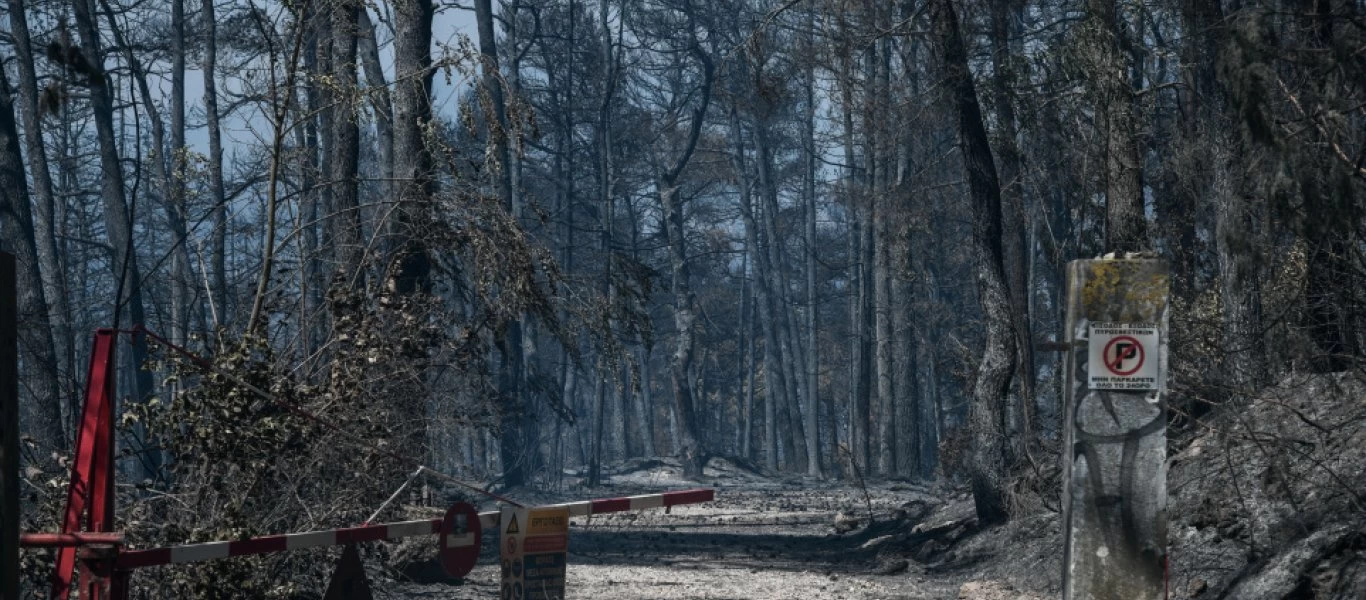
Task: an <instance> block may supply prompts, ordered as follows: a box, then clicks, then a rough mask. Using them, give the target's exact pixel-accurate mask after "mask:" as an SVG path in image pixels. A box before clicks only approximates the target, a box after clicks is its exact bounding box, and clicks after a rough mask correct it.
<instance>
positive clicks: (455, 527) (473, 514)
mask: <svg viewBox="0 0 1366 600" xmlns="http://www.w3.org/2000/svg"><path fill="white" fill-rule="evenodd" d="M482 540H483V532H482V528H481V527H480V525H479V511H477V510H475V509H474V507H473V506H470V504H469V503H466V502H457V503H456V504H455V506H452V507H451V508H450V510H447V511H446V517H445V518H444V519H441V538H440V541H439V543H440V544H441V547H440V548H439V549H438V550H437V560H438V562H440V563H441V569H442V570H444V571H445V572H446V574H447V575H450V576H451V577H464V576H466V575H469V574H470V571H472V570H474V563H475V561H477V560H479V544H480V542H481V541H482Z"/></svg>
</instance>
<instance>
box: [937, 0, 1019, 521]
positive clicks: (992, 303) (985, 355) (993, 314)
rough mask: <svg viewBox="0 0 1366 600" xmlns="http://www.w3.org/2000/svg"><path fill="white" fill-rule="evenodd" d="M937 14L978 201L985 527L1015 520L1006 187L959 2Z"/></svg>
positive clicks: (977, 459) (977, 495)
mask: <svg viewBox="0 0 1366 600" xmlns="http://www.w3.org/2000/svg"><path fill="white" fill-rule="evenodd" d="M932 12H933V18H934V31H935V34H936V38H937V42H938V45H939V51H940V54H941V58H942V61H943V69H944V71H945V85H946V87H947V90H948V94H949V98H950V101H951V103H952V114H955V115H956V116H957V117H958V141H959V149H960V150H961V152H962V156H963V164H964V168H965V170H966V172H967V180H968V191H969V194H970V198H971V202H972V251H973V258H974V261H973V262H974V263H975V269H974V270H975V274H976V280H977V292H978V294H979V296H980V298H981V303H982V313H983V318H984V320H985V326H986V348H985V349H984V350H983V352H982V358H981V360H980V361H979V363H978V370H977V377H976V381H975V382H974V384H973V390H972V396H973V399H972V404H971V406H970V408H969V411H968V427H969V431H970V433H971V436H972V445H973V447H972V449H971V450H970V451H969V456H968V471H969V472H968V479H969V482H970V484H971V487H972V496H973V503H974V505H975V506H976V510H977V517H978V520H979V521H980V522H981V523H982V524H993V523H1001V522H1004V521H1006V520H1008V519H1009V518H1010V505H1009V502H1008V501H1007V499H1006V481H1005V465H1004V464H1003V454H1002V433H1003V432H1002V431H1001V430H1000V423H1001V419H1000V415H1001V412H1002V406H1003V404H1004V401H1005V397H1006V394H1007V393H1008V392H1009V389H1010V378H1011V371H1012V370H1013V368H1014V365H1015V334H1014V331H1013V328H1012V327H1011V319H1010V301H1009V297H1008V295H1007V291H1006V284H1005V276H1004V273H1003V270H1004V269H1003V265H1002V262H1003V258H1002V253H1003V250H1002V248H1001V238H1002V224H1001V221H1002V216H1001V188H1000V184H999V183H998V182H999V180H998V179H997V176H996V165H995V162H994V161H993V159H992V156H991V149H990V147H989V145H988V142H987V133H986V128H985V127H984V126H983V124H982V110H981V105H980V104H979V103H978V100H977V90H976V87H975V86H974V84H973V81H972V73H971V71H969V69H968V60H967V52H966V50H965V49H964V46H963V38H962V34H961V32H960V30H959V25H958V16H957V14H956V13H955V12H954V8H953V3H952V0H937V1H936V3H935V6H934V7H933V11H932Z"/></svg>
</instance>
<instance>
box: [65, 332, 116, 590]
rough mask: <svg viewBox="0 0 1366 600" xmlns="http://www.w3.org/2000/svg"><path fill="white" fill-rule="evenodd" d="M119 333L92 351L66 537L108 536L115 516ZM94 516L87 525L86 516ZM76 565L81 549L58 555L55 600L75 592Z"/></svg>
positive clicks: (102, 338) (99, 337)
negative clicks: (90, 533) (116, 352)
mask: <svg viewBox="0 0 1366 600" xmlns="http://www.w3.org/2000/svg"><path fill="white" fill-rule="evenodd" d="M117 341H118V336H117V332H116V331H114V330H112V329H100V330H98V331H96V332H95V341H94V344H93V345H92V348H91V351H90V370H89V371H88V374H87V377H86V388H85V407H84V409H83V410H82V413H81V427H80V429H79V430H77V432H76V455H75V460H73V461H72V465H71V483H70V484H68V487H67V494H66V513H65V515H64V517H63V518H62V533H77V532H81V531H97V532H107V531H110V530H111V529H112V526H113V516H114V481H113V471H114V464H113V433H112V431H113V428H114V409H113V402H114V349H115V347H116V342H117ZM87 509H89V518H88V519H87V520H86V522H85V523H84V527H83V526H82V525H83V524H82V522H81V521H82V518H83V517H86V516H87V514H86V512H87ZM75 567H76V548H75V547H74V546H66V547H62V548H60V549H59V550H58V551H57V570H56V572H55V573H53V575H52V598H56V599H58V600H66V598H68V597H69V596H70V594H71V581H72V571H73V570H74V569H75Z"/></svg>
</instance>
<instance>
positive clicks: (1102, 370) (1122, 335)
mask: <svg viewBox="0 0 1366 600" xmlns="http://www.w3.org/2000/svg"><path fill="white" fill-rule="evenodd" d="M1088 334H1089V335H1088V341H1087V349H1088V356H1087V361H1086V375H1087V383H1088V387H1090V388H1091V389H1093V390H1121V391H1130V392H1136V391H1146V390H1155V389H1157V382H1158V378H1159V376H1160V374H1161V373H1160V368H1161V365H1160V364H1159V363H1160V362H1161V359H1160V357H1159V356H1158V353H1159V350H1158V328H1157V324H1156V323H1091V325H1090V328H1089V331H1088Z"/></svg>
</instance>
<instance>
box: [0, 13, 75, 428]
mask: <svg viewBox="0 0 1366 600" xmlns="http://www.w3.org/2000/svg"><path fill="white" fill-rule="evenodd" d="M24 10H25V8H24V2H23V0H9V21H10V34H11V35H12V36H13V37H14V53H15V55H16V56H15V58H16V60H15V62H16V63H17V64H16V66H17V71H18V73H19V90H18V91H19V94H18V97H19V102H18V106H19V114H20V116H21V117H22V118H21V119H20V122H21V123H22V124H23V127H24V152H25V153H26V156H25V157H24V158H25V159H26V160H27V164H28V168H29V171H28V173H29V176H30V178H31V179H32V181H33V185H32V189H31V191H32V193H33V205H34V211H33V228H34V241H35V242H36V244H37V247H36V250H37V254H38V272H39V274H40V275H42V276H43V277H42V285H43V296H44V299H45V300H46V301H47V305H48V315H47V320H48V323H49V325H50V327H51V328H52V331H51V337H52V339H53V354H54V357H55V360H56V361H57V363H54V364H53V368H54V369H57V371H54V372H53V374H52V377H54V378H57V382H58V392H59V393H58V396H57V397H56V398H53V402H56V403H57V404H58V408H59V409H60V410H61V411H62V414H63V415H71V414H72V412H73V409H72V407H71V401H70V400H69V399H68V398H69V397H74V394H75V390H67V391H66V392H65V393H63V392H62V390H61V385H60V381H61V380H60V364H61V363H65V364H67V365H74V363H75V360H76V359H75V355H74V352H73V351H72V350H73V348H72V343H71V306H70V302H69V301H68V297H67V288H66V271H65V269H63V268H62V260H61V254H60V253H59V252H58V248H57V214H56V196H55V195H54V194H53V190H52V173H51V171H50V169H49V168H48V159H47V153H46V151H45V149H44V146H43V123H42V109H41V108H40V107H39V104H38V75H37V72H36V70H35V64H34V62H33V60H34V57H33V41H32V38H31V36H30V34H29V30H28V16H27V15H26V14H25V12H24ZM21 172H22V171H21ZM6 237H8V236H6ZM68 368H70V367H68ZM61 422H62V423H68V422H70V421H68V420H65V419H64V420H62V421H61ZM65 429H66V428H65V427H63V428H62V430H63V431H65ZM50 443H51V444H53V445H54V447H56V448H59V449H64V448H65V447H66V445H67V444H66V441H65V439H64V438H54V439H51V440H50Z"/></svg>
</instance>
